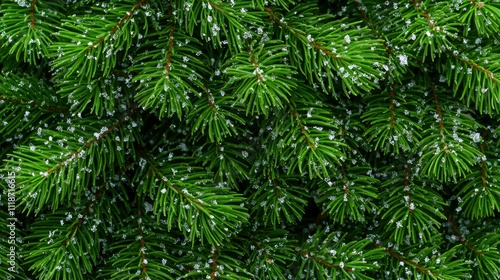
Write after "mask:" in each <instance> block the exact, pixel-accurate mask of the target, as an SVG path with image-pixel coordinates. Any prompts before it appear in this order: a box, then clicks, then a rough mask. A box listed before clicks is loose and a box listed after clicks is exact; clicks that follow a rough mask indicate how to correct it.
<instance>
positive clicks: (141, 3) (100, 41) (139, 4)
mask: <svg viewBox="0 0 500 280" xmlns="http://www.w3.org/2000/svg"><path fill="white" fill-rule="evenodd" d="M147 2H148V0H139V1H138V2H137V3H136V4H135V5H134V6H133V7H132V8H131V9H130V10H128V11H127V13H126V14H125V15H124V16H123V17H122V18H121V20H120V21H119V22H118V23H117V24H116V25H115V26H113V28H112V29H111V30H110V31H109V33H108V34H106V35H104V36H102V37H100V38H99V39H98V40H97V41H95V42H94V43H93V44H92V45H90V44H89V47H88V48H87V51H89V50H91V49H95V48H97V47H98V46H99V45H101V44H103V43H104V42H105V41H106V40H107V39H108V38H109V37H112V36H113V35H114V34H115V33H116V31H118V30H119V29H120V28H122V26H123V25H124V24H125V23H126V22H127V21H129V20H130V19H131V18H132V16H133V15H134V12H135V10H137V9H139V8H140V7H142V6H144V5H146V3H147Z"/></svg>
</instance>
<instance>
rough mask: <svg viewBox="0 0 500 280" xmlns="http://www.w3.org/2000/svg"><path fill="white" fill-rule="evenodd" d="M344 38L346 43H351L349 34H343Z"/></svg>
mask: <svg viewBox="0 0 500 280" xmlns="http://www.w3.org/2000/svg"><path fill="white" fill-rule="evenodd" d="M344 40H345V41H346V43H348V44H350V43H351V37H350V36H349V35H345V36H344Z"/></svg>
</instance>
